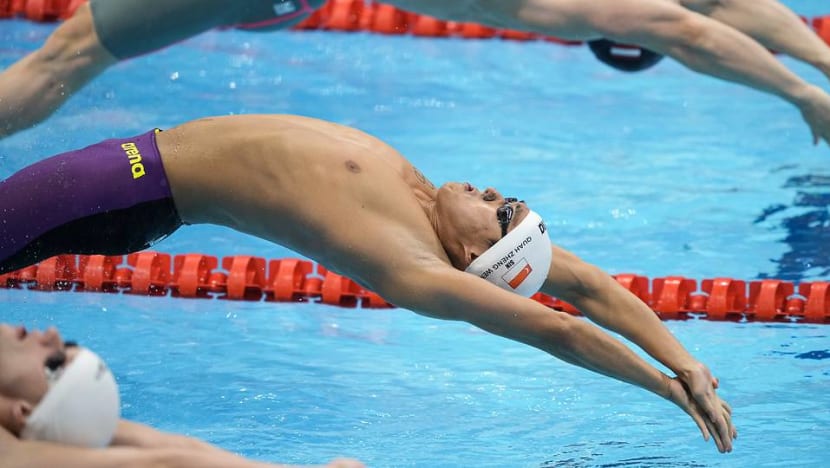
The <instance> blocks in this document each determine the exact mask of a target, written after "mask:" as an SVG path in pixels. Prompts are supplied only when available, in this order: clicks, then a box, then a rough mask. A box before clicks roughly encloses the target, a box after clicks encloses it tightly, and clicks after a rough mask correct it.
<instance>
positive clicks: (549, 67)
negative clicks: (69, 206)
mask: <svg viewBox="0 0 830 468" xmlns="http://www.w3.org/2000/svg"><path fill="white" fill-rule="evenodd" d="M806 3H809V4H805V5H802V4H799V3H796V2H791V4H792V5H794V6H796V7H802V8H800V9H798V11H799V12H802V13H804V14H808V15H813V14H819V13H827V12H825V11H821V10H819V11H816V7H815V5H816V3H817V2H806ZM52 27H53V26H51V25H32V24H30V23H26V22H20V21H4V22H2V23H0V44H2V46H0V66H1V67H4V66H6V65H8V64H10V63H12V62H14V61H15V60H17V59H18V58H20V57H21V56H22V55H23V54H24V53H25V52H26V51H29V50H32V49H34V48H35V47H37V46H38V45H39V44H40V43H42V41H43V40H44V38H45V37H46V36H47V35H48V33H49V32H50V31H51V30H52ZM782 60H784V62H785V63H786V64H787V65H788V66H790V67H791V68H792V69H793V70H795V71H796V72H797V73H799V74H800V75H801V76H803V77H804V78H805V79H808V80H810V81H811V82H814V83H819V84H822V85H825V87H827V86H826V85H827V81H826V79H825V78H824V77H822V76H820V75H819V74H818V73H817V72H815V71H813V70H811V69H809V68H808V67H806V66H804V65H801V64H799V63H796V62H793V61H791V60H789V59H782ZM228 113H292V114H302V115H310V116H315V117H320V118H324V119H327V120H332V121H336V122H340V123H344V124H349V125H353V126H355V127H358V128H361V129H363V130H365V131H368V132H370V133H373V134H375V135H377V136H379V137H380V138H382V139H384V140H386V141H387V142H389V143H391V144H392V145H393V146H395V147H397V148H398V149H399V150H400V151H401V152H403V153H404V154H405V155H407V156H408V157H409V158H410V159H411V160H412V161H413V162H414V163H415V165H416V166H418V167H420V168H421V169H422V170H423V172H424V173H425V174H426V175H427V176H428V177H430V178H431V179H432V180H433V181H435V182H443V181H446V180H469V181H470V182H472V183H473V184H476V185H480V186H487V185H493V186H496V187H498V188H499V189H500V190H502V191H503V192H505V193H508V194H517V195H520V196H522V197H523V198H525V199H526V200H527V201H528V203H529V204H531V205H532V206H534V207H535V209H536V210H538V211H539V212H540V213H542V214H543V216H545V217H546V218H547V219H548V221H549V224H550V226H551V231H552V233H553V236H554V240H555V242H557V243H559V244H560V245H562V246H564V247H566V248H568V249H570V250H572V251H574V252H575V253H577V254H578V255H580V256H582V257H584V258H585V259H587V260H589V261H591V262H593V263H596V264H598V265H600V266H601V267H603V268H605V269H606V270H608V271H609V272H612V273H618V272H633V273H639V274H643V275H647V276H650V277H658V276H663V275H668V274H682V275H685V276H688V277H692V278H698V279H700V278H708V277H714V276H733V277H736V278H741V279H755V278H760V277H777V278H784V279H788V280H828V279H830V253H829V252H830V250H828V248H827V247H826V246H827V245H828V244H827V241H829V240H830V219H828V204H830V171H828V170H827V167H828V165H827V164H828V160H830V159H828V158H830V149H828V148H827V147H826V146H825V147H820V148H814V147H812V146H811V145H810V144H809V142H810V135H809V132H808V130H807V128H806V126H805V125H804V124H803V123H802V122H801V119H800V116H799V114H798V112H797V111H796V110H795V109H794V108H791V107H790V106H789V105H787V104H786V103H783V102H779V101H778V100H776V99H773V98H771V97H769V96H765V95H762V94H760V93H758V92H754V91H751V90H747V89H744V88H741V87H737V86H734V85H730V84H728V83H724V82H719V81H716V80H713V79H710V78H706V77H702V76H697V75H694V74H692V73H690V72H688V71H686V70H684V69H683V68H681V67H680V66H678V65H677V64H675V63H671V62H668V61H664V62H663V63H661V64H660V65H659V66H658V67H657V68H655V69H653V70H650V71H649V72H647V73H643V74H639V75H635V76H629V75H621V74H618V73H615V72H613V71H611V70H609V69H607V68H605V67H603V66H601V65H599V64H597V63H596V62H595V61H594V60H593V59H592V57H591V56H590V54H589V53H588V52H587V50H586V49H585V48H566V47H561V46H556V45H552V44H547V43H515V42H501V41H461V40H421V39H415V38H412V37H380V36H372V35H365V34H334V33H318V32H307V33H281V34H246V33H240V32H235V31H228V32H222V33H210V34H206V35H204V36H201V37H199V38H196V39H193V40H190V41H187V42H185V43H182V44H180V45H178V46H177V47H173V48H170V49H168V50H165V51H163V52H160V53H157V54H153V55H149V56H146V57H142V58H139V59H136V60H132V61H129V62H125V63H122V64H119V65H118V66H116V67H114V68H113V69H111V70H110V71H108V72H107V73H106V74H104V75H103V76H101V77H100V78H99V79H97V80H96V81H95V82H94V83H92V84H91V85H90V86H89V87H87V88H86V89H84V90H83V91H82V92H81V93H79V94H78V95H76V96H75V97H74V98H73V99H71V100H70V101H69V102H68V103H67V105H66V106H64V108H62V109H61V110H60V111H59V112H58V113H57V114H56V115H55V116H53V117H52V118H51V119H50V120H48V121H47V122H46V123H45V124H43V125H40V126H38V127H36V128H35V129H32V130H29V131H27V132H23V133H21V134H18V135H16V136H14V137H12V138H9V139H6V140H3V141H0V177H6V176H8V175H10V174H11V173H13V172H14V171H16V170H18V169H20V168H22V167H24V166H25V165H26V164H28V163H30V162H32V161H35V160H37V159H39V158H42V157H45V156H48V155H51V154H54V153H58V152H62V151H66V150H69V149H74V148H76V147H80V146H83V145H87V144H91V143H94V142H97V141H99V140H101V139H104V138H109V137H114V136H129V135H133V134H136V133H139V132H143V131H146V130H147V129H149V128H152V127H154V126H158V127H162V128H165V127H170V126H173V125H176V124H178V123H180V122H183V121H186V120H189V119H193V118H198V117H203V116H207V115H214V114H228ZM156 247H157V249H158V250H161V251H164V252H169V253H185V252H204V253H208V254H212V255H217V256H225V255H234V254H255V255H259V256H263V257H266V258H281V257H286V256H291V255H293V254H292V253H291V252H289V251H287V250H285V249H283V248H281V247H278V246H274V245H271V244H268V243H266V242H264V241H260V240H258V239H254V238H251V237H248V236H244V235H240V234H238V233H235V232H233V231H230V230H227V229H223V228H216V227H204V226H199V227H192V228H188V229H183V230H181V231H180V232H178V233H176V234H174V235H173V236H171V237H170V238H169V239H167V240H165V241H164V242H162V243H161V244H159V245H157V246H156ZM0 314H1V315H0V320H2V321H4V322H14V323H17V322H22V323H25V324H27V325H28V326H30V327H42V326H47V325H51V324H54V325H57V326H58V327H59V328H60V329H61V330H62V331H63V333H64V334H65V335H66V336H69V337H74V338H76V339H78V340H79V341H81V342H83V343H85V344H87V345H88V346H90V347H92V348H93V349H95V350H97V351H98V352H99V353H101V354H102V355H103V356H105V357H106V358H107V359H108V361H109V363H110V365H111V366H112V368H113V369H114V371H115V373H116V375H117V376H118V379H119V383H120V384H121V389H122V398H123V400H124V403H125V405H124V415H125V416H126V417H128V418H131V419H135V420H138V421H142V422H145V423H148V424H151V425H153V426H156V427H159V428H161V429H165V430H170V431H176V432H183V433H187V434H190V435H193V436H197V437H201V438H204V439H206V440H208V441H211V442H213V443H216V444H218V445H220V446H222V447H224V448H227V449H229V450H233V451H236V452H238V453H241V454H243V455H246V456H249V457H253V458H257V459H261V460H268V461H280V462H290V463H321V462H324V461H326V460H328V459H330V458H333V457H335V456H338V455H344V456H351V457H355V458H359V459H361V460H364V461H365V462H367V463H368V464H369V465H370V466H379V467H385V466H494V467H514V466H516V467H539V466H580V467H581V466H825V465H826V464H827V463H828V460H830V455H828V454H827V452H826V448H825V447H826V440H827V438H828V436H830V415H828V412H827V408H828V406H830V360H828V359H827V357H828V353H830V339H828V330H830V329H828V328H827V327H825V326H814V325H799V324H755V323H713V322H705V321H688V322H668V323H667V325H668V326H669V327H670V329H671V330H672V332H674V333H675V334H676V335H677V336H678V337H679V338H680V340H681V341H682V342H683V343H684V344H686V345H687V346H688V347H689V349H690V350H691V351H692V352H693V353H694V354H695V355H696V356H697V357H698V358H699V359H701V360H702V361H703V362H705V363H707V364H708V365H709V366H710V367H711V368H712V370H713V372H714V373H715V374H716V375H717V376H718V377H719V378H720V380H721V386H722V391H721V392H722V394H723V396H724V397H725V398H726V399H727V400H728V401H730V403H731V404H732V406H733V407H734V409H735V422H736V424H737V426H738V428H739V430H740V438H739V439H738V441H737V442H736V445H735V451H734V452H733V453H731V454H728V455H720V454H718V453H717V452H716V450H715V448H714V446H713V445H712V444H711V443H709V444H707V443H704V442H703V441H702V440H701V439H700V436H699V435H698V434H697V433H696V428H695V426H694V425H693V424H692V422H691V420H689V419H688V418H687V417H686V416H685V415H684V414H683V413H682V412H680V411H679V410H676V409H674V408H672V407H671V405H670V404H668V403H665V402H663V401H661V400H659V399H657V398H655V397H653V396H652V395H650V394H647V393H646V392H643V391H641V390H638V389H636V388H633V387H630V386H626V385H624V384H620V383H616V382H612V381H610V380H608V379H605V378H602V377H599V376H596V375H594V374H591V373H588V372H586V371H583V370H581V369H577V368H574V367H571V366H568V365H565V364H563V363H561V362H559V361H556V360H554V359H551V358H550V357H549V356H547V355H545V354H543V353H541V352H539V351H536V350H534V349H531V348H528V347H525V346H521V345H518V344H516V343H513V342H510V341H506V340H503V339H499V338H495V337H492V336H489V335H487V334H485V333H483V332H481V331H478V330H476V329H474V328H472V327H470V326H468V325H465V324H459V323H449V322H440V321H435V320H430V319H426V318H422V317H419V316H416V315H414V314H412V313H410V312H407V311H403V310H382V311H376V310H352V309H338V308H333V307H327V306H321V305H316V304H272V303H237V302H225V301H206V300H179V299H172V298H143V297H132V296H123V295H102V294H79V293H54V294H46V293H37V292H32V291H20V290H15V291H9V290H0Z"/></svg>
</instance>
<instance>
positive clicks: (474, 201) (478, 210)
mask: <svg viewBox="0 0 830 468" xmlns="http://www.w3.org/2000/svg"><path fill="white" fill-rule="evenodd" d="M436 212H437V215H438V237H439V238H440V239H441V244H442V245H443V246H444V250H446V252H447V255H448V256H449V257H450V261H452V264H453V266H454V267H456V268H458V269H459V270H463V269H465V268H467V266H468V265H469V264H470V262H472V261H473V260H475V259H476V258H477V257H478V256H479V255H481V254H482V253H483V252H484V251H485V250H487V249H489V248H490V247H491V246H492V245H493V244H495V243H496V242H498V240H499V239H501V238H502V235H503V229H502V227H504V228H505V229H506V231H507V232H509V231H510V230H511V229H513V228H514V227H515V226H516V225H518V224H519V223H521V222H522V220H523V219H524V218H525V216H527V213H528V208H527V205H525V203H524V202H523V201H518V200H516V199H515V198H507V199H505V197H503V196H502V195H501V194H500V193H499V192H498V191H497V190H495V189H493V188H487V189H485V190H483V191H481V190H478V189H477V188H475V187H474V186H472V185H471V184H469V183H459V182H449V183H446V184H444V185H442V186H441V188H439V189H438V196H437V203H436ZM497 213H500V215H499V214H497ZM508 213H509V214H508Z"/></svg>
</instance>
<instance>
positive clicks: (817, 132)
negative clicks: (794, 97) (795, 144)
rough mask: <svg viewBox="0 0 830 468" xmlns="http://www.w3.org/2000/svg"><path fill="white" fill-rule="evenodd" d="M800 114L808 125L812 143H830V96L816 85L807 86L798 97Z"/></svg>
mask: <svg viewBox="0 0 830 468" xmlns="http://www.w3.org/2000/svg"><path fill="white" fill-rule="evenodd" d="M798 102H799V104H798V107H799V108H800V110H801V116H802V117H803V118H804V121H805V122H807V125H808V126H809V127H810V132H811V133H812V135H813V144H816V145H817V144H819V143H821V141H822V140H824V141H825V142H828V143H830V96H828V94H827V93H826V92H825V91H824V90H823V89H821V88H819V87H818V86H812V85H810V86H808V87H807V88H806V91H805V92H804V93H803V94H802V95H801V98H800V99H799V101H798Z"/></svg>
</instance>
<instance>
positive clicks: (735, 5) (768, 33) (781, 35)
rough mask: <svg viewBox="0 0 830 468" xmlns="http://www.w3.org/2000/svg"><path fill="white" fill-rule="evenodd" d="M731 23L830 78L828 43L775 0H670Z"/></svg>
mask: <svg viewBox="0 0 830 468" xmlns="http://www.w3.org/2000/svg"><path fill="white" fill-rule="evenodd" d="M672 1H674V2H677V3H680V4H681V5H683V6H684V7H686V8H688V9H690V10H693V11H695V12H697V13H700V14H703V15H706V16H708V17H710V18H712V19H714V20H717V21H720V22H721V23H724V24H727V25H729V26H732V27H733V28H735V29H737V30H739V31H741V32H743V33H744V34H746V35H747V36H749V37H751V38H753V39H755V40H756V41H758V42H759V43H761V44H762V45H763V46H764V47H766V48H768V49H770V50H774V51H777V52H780V53H782V54H786V55H789V56H790V57H793V58H795V59H798V60H801V61H803V62H806V63H808V64H810V65H812V66H814V67H816V68H817V69H819V70H820V71H821V72H822V73H823V74H824V75H825V76H826V77H828V78H830V46H828V45H827V44H826V43H825V42H824V41H823V40H821V38H820V37H819V36H818V35H817V34H816V33H815V32H813V30H812V29H810V27H809V26H808V25H807V24H805V23H804V22H803V21H802V20H801V18H800V17H799V16H798V15H797V14H795V12H793V11H792V10H790V9H789V8H788V7H787V6H785V5H783V4H782V3H781V2H779V1H777V0H672Z"/></svg>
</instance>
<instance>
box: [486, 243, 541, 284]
mask: <svg viewBox="0 0 830 468" xmlns="http://www.w3.org/2000/svg"><path fill="white" fill-rule="evenodd" d="M532 241H533V238H532V237H531V236H527V237H526V238H525V239H524V240H522V242H521V243H520V244H519V245H517V246H516V247H515V248H514V249H513V250H511V251H510V252H507V253H506V254H505V255H504V256H502V257H501V258H500V259H498V260H497V261H496V262H495V263H493V264H492V265H491V266H490V268H488V269H487V270H486V271H485V272H483V273H482V274H481V275H479V276H480V277H481V278H482V279H487V277H489V276H490V275H492V274H493V273H495V272H496V271H497V270H498V269H499V268H501V267H506V268H510V267H512V266H513V265H514V264H515V263H516V262H515V260H513V257H514V256H516V254H518V253H520V252H521V250H522V249H524V248H525V246H526V245H528V244H530V243H531V242H532Z"/></svg>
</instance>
